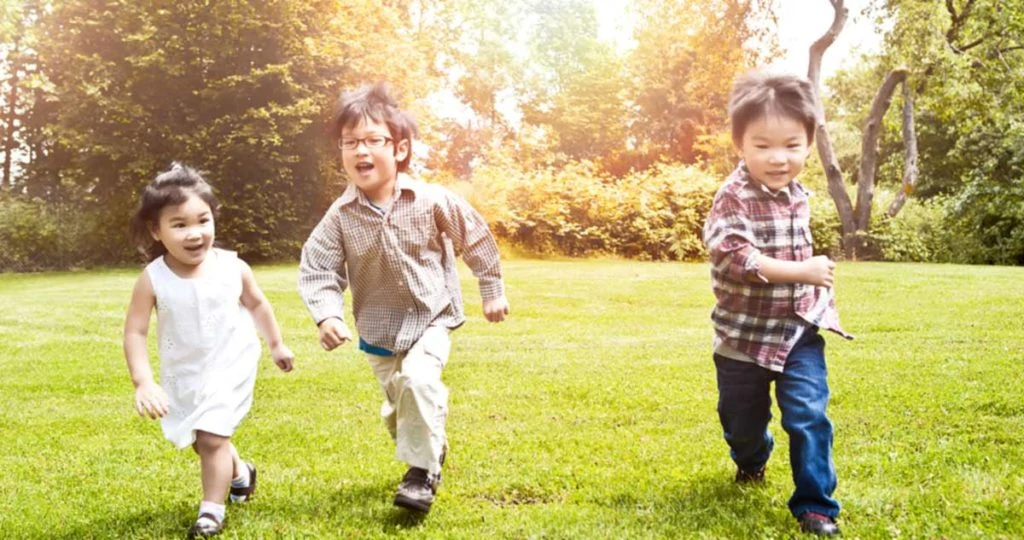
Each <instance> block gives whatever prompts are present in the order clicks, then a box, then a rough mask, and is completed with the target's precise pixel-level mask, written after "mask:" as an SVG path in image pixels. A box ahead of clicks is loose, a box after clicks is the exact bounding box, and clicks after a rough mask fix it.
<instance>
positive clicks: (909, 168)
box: [807, 0, 917, 259]
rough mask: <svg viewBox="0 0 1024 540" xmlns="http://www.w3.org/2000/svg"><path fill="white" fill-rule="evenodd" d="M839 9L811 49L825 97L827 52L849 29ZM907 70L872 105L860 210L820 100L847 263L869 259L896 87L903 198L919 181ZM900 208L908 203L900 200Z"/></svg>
mask: <svg viewBox="0 0 1024 540" xmlns="http://www.w3.org/2000/svg"><path fill="white" fill-rule="evenodd" d="M829 2H831V3H832V7H833V8H834V9H835V17H834V18H833V19H832V26H831V27H829V29H828V31H827V32H825V35H823V36H821V38H819V39H818V40H817V41H815V42H814V44H813V45H811V50H810V58H809V61H808V68H807V78H808V79H810V81H811V84H812V85H813V86H814V90H815V92H818V93H819V94H820V91H819V88H820V86H821V81H820V79H821V58H822V56H824V54H825V50H827V49H828V48H829V46H831V45H832V43H833V42H834V41H835V39H836V36H838V35H839V32H840V31H841V30H842V29H843V25H844V24H845V23H846V14H847V9H846V7H845V6H844V2H843V0H829ZM906 81H907V69H906V68H902V67H901V68H896V69H894V70H892V71H890V72H889V74H888V75H886V77H885V81H883V82H882V86H881V87H880V88H879V89H878V93H877V94H876V95H875V100H874V102H872V104H871V112H870V113H869V114H868V122H867V125H866V126H864V134H863V135H862V137H861V154H860V175H859V176H858V178H857V206H856V208H854V207H853V206H852V205H851V204H850V195H849V194H848V193H847V192H846V184H845V183H844V182H843V171H842V170H840V169H839V163H838V161H837V160H836V156H835V152H834V151H833V149H832V141H831V139H829V135H828V130H827V129H826V125H825V109H824V105H823V104H822V102H821V99H820V97H819V99H818V104H817V107H818V126H817V129H816V130H815V131H816V134H815V136H816V137H817V139H818V141H817V146H818V155H819V156H820V157H821V163H822V166H823V167H824V168H825V177H826V178H827V179H828V192H829V194H830V195H832V200H833V201H834V202H835V204H836V211H837V212H838V214H839V224H840V227H841V228H842V242H843V255H844V257H846V258H847V259H856V258H857V256H858V255H859V254H863V252H864V248H865V245H864V244H865V239H866V237H867V231H868V227H869V226H870V225H871V203H872V200H873V199H874V194H875V167H876V165H877V162H878V137H879V133H880V131H881V128H882V119H883V118H884V117H885V112H886V111H887V110H889V105H891V104H892V95H893V92H895V91H896V86H897V85H900V84H902V85H903V91H904V94H903V95H904V104H903V140H904V141H905V145H906V149H907V154H906V156H907V159H906V165H905V167H906V170H905V172H904V175H903V188H904V189H903V192H902V193H901V196H902V197H905V195H906V193H909V191H910V189H912V187H913V185H914V183H915V182H916V181H917V141H916V138H915V134H914V119H913V100H912V99H910V91H909V89H908V87H907V83H906ZM897 200H898V201H899V206H902V205H903V200H902V199H900V197H897ZM896 204H897V202H896V201H894V202H893V207H890V209H889V214H890V215H895V212H898V211H899V206H896Z"/></svg>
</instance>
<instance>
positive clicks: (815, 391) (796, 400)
mask: <svg viewBox="0 0 1024 540" xmlns="http://www.w3.org/2000/svg"><path fill="white" fill-rule="evenodd" d="M715 371H716V372H717V374H718V417H719V419H720V420H721V422H722V429H723V430H724V435H725V441H726V442H727V443H729V448H730V454H731V455H732V459H733V461H735V462H736V465H737V466H738V467H739V468H740V469H743V470H745V471H751V472H753V471H757V470H760V469H761V468H762V467H764V465H765V464H766V463H767V462H768V457H769V456H770V455H771V453H772V448H773V447H774V445H775V442H774V440H773V439H772V434H771V432H770V431H769V430H768V422H769V420H771V418H772V413H771V404H772V399H771V394H770V391H769V385H770V383H771V382H772V381H775V398H776V399H777V400H778V402H779V410H780V411H781V412H782V429H784V430H786V433H787V434H788V435H789V462H790V465H791V466H792V470H793V483H794V484H795V485H796V489H795V491H794V492H793V496H792V497H791V498H790V499H789V510H790V511H791V512H792V513H793V515H794V516H797V517H799V516H800V514H803V513H804V512H817V513H819V514H824V515H826V516H830V517H833V518H834V517H836V516H837V515H838V514H839V502H838V501H836V500H835V499H833V498H832V493H833V492H835V489H836V469H835V464H833V462H832V423H831V422H829V419H828V417H827V416H826V415H825V408H826V407H827V406H828V396H829V392H828V382H827V380H826V379H827V375H828V371H827V369H826V368H825V340H824V339H823V338H822V337H821V336H820V335H818V331H817V328H816V327H811V328H809V329H808V330H807V331H806V332H805V333H804V335H803V336H801V337H800V340H799V341H798V342H797V344H796V346H795V347H793V350H792V352H790V354H789V357H788V358H786V364H785V366H784V367H783V371H782V373H777V372H774V371H769V370H767V369H765V368H763V367H761V366H758V365H757V364H752V363H749V362H741V361H738V360H732V359H730V358H726V357H724V356H720V355H717V354H716V355H715Z"/></svg>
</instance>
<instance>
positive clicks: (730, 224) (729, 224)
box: [704, 192, 768, 283]
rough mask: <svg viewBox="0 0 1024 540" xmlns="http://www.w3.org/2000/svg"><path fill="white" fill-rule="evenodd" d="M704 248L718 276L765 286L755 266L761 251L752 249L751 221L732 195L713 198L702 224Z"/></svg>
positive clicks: (744, 209) (765, 280) (758, 269)
mask: <svg viewBox="0 0 1024 540" xmlns="http://www.w3.org/2000/svg"><path fill="white" fill-rule="evenodd" d="M704 245H705V246H706V247H707V249H708V253H709V254H710V256H711V266H712V267H713V268H714V269H715V271H716V272H717V273H719V274H720V275H724V276H727V277H729V278H730V279H733V280H736V281H739V282H747V281H760V282H763V283H768V279H767V278H765V277H764V275H762V274H761V268H760V265H759V263H758V259H759V257H760V256H761V250H759V249H758V248H757V247H756V246H757V242H756V238H755V235H754V223H753V220H751V218H750V214H749V212H748V211H747V208H746V205H745V204H743V202H742V201H741V200H739V198H737V197H736V196H735V195H733V194H731V193H727V192H722V193H719V195H718V196H717V197H716V198H715V202H714V204H713V205H712V207H711V212H710V214H709V215H708V219H707V222H705V224H704Z"/></svg>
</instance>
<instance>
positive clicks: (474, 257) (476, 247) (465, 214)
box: [434, 188, 505, 301]
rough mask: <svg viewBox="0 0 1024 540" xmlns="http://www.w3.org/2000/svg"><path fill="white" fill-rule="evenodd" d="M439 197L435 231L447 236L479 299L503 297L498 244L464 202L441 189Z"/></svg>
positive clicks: (484, 223) (476, 214)
mask: <svg viewBox="0 0 1024 540" xmlns="http://www.w3.org/2000/svg"><path fill="white" fill-rule="evenodd" d="M441 192H442V194H443V195H442V197H441V198H440V202H439V204H437V205H436V206H435V207H434V212H435V215H434V217H435V219H437V223H438V228H440V230H441V231H442V232H444V233H445V234H447V235H448V238H450V239H451V241H452V244H453V245H454V246H455V249H456V250H458V251H459V252H461V253H462V260H464V261H466V265H467V266H469V269H470V270H472V271H473V275H474V276H476V279H477V282H479V284H480V297H481V298H482V299H483V300H484V301H487V300H493V299H495V298H498V297H500V296H502V295H503V294H505V285H504V282H503V281H502V277H501V259H500V255H499V253H498V244H497V242H495V240H494V236H493V235H491V231H490V228H488V226H487V222H486V221H484V218H483V216H481V215H480V213H479V212H477V211H476V209H474V208H473V207H472V206H471V205H470V204H469V202H467V201H466V199H464V198H462V197H460V196H459V195H456V194H455V193H452V192H451V191H449V190H447V189H444V188H441Z"/></svg>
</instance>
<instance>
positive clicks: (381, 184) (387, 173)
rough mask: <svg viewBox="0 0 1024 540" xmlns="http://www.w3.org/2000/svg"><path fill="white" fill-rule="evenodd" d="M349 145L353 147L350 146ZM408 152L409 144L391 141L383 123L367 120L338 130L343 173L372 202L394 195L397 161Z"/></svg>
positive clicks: (386, 127) (384, 199)
mask: <svg viewBox="0 0 1024 540" xmlns="http://www.w3.org/2000/svg"><path fill="white" fill-rule="evenodd" d="M382 142H383V144H382V145H380V146H375V147H374V145H375V144H380V143H382ZM353 143H354V144H355V146H351V145H352V144H353ZM408 153H409V141H407V140H402V141H395V140H394V139H392V137H391V132H390V131H388V126H387V124H383V123H378V122H374V121H373V120H372V119H370V118H364V119H362V120H361V121H360V122H359V123H358V124H356V125H354V126H346V127H345V128H343V129H342V130H341V162H342V165H343V166H344V167H345V172H346V173H347V174H348V177H349V178H350V179H351V180H352V182H354V183H355V184H356V187H357V188H359V189H360V190H361V191H362V192H363V194H364V195H366V197H367V198H368V199H370V200H371V201H373V202H375V203H379V202H384V201H387V200H388V199H390V198H391V196H392V195H394V192H395V178H396V177H397V176H398V162H399V161H402V160H403V159H405V156H406V155H407V154H408Z"/></svg>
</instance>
